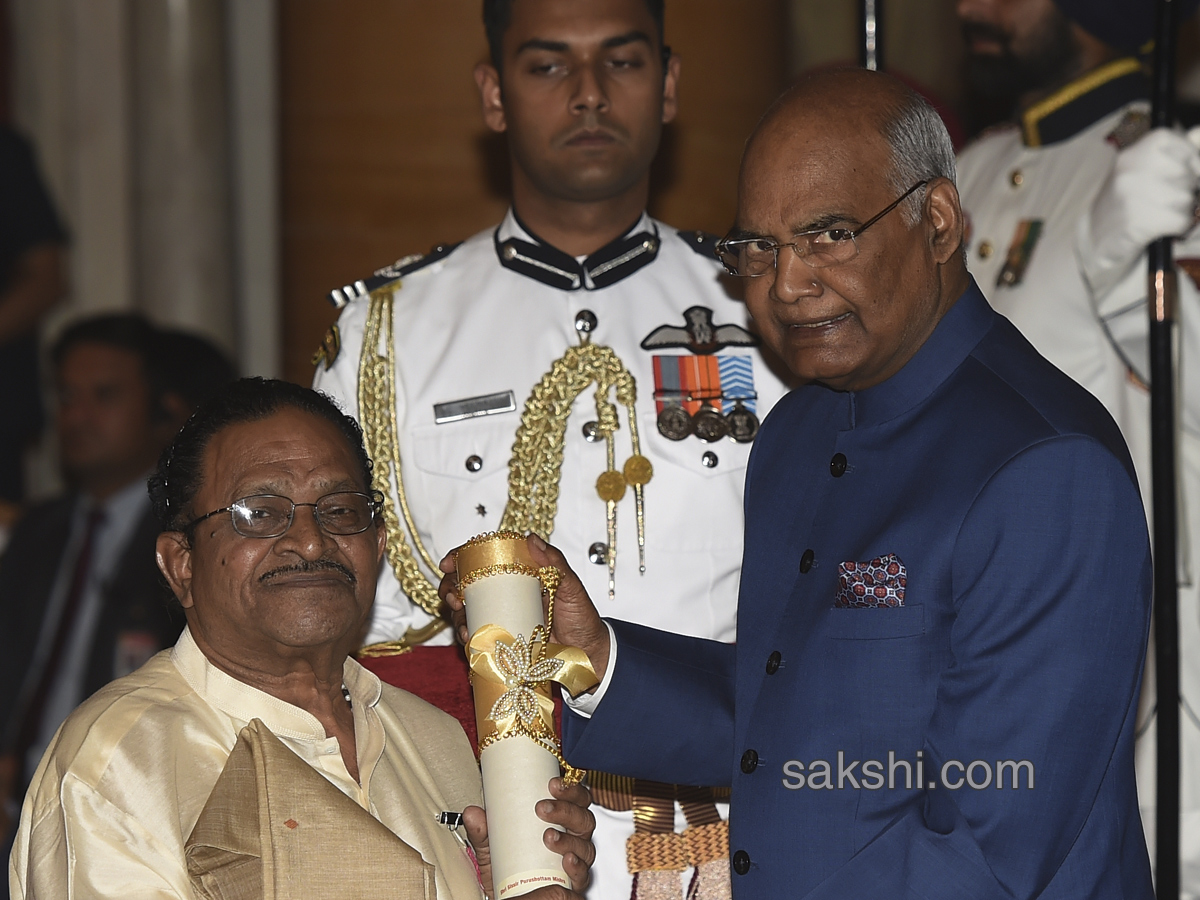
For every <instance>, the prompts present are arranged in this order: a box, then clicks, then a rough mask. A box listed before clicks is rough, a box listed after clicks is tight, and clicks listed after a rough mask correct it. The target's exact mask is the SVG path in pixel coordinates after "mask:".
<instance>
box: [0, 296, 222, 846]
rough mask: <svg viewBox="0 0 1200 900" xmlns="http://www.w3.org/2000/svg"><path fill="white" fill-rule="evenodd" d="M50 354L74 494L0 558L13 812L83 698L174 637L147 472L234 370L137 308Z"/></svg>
mask: <svg viewBox="0 0 1200 900" xmlns="http://www.w3.org/2000/svg"><path fill="white" fill-rule="evenodd" d="M51 356H52V360H53V365H54V372H55V383H56V388H57V423H56V427H57V436H58V446H59V454H60V461H61V465H62V470H63V475H64V477H65V479H66V481H67V483H68V485H69V490H68V492H67V493H66V494H64V495H63V496H61V497H58V498H55V499H53V500H50V501H48V502H46V503H43V504H41V505H39V506H35V507H34V508H32V509H31V510H30V511H29V512H28V513H27V514H26V515H25V517H24V518H23V519H22V520H21V521H20V522H19V523H18V525H17V527H16V529H15V530H14V532H13V535H12V540H11V541H10V543H9V545H8V547H7V549H6V552H5V554H4V556H3V557H2V558H0V650H2V651H3V652H2V653H0V696H2V698H3V699H0V722H2V723H3V732H2V736H0V737H2V744H0V751H2V753H3V756H2V762H0V776H2V779H3V784H0V787H3V788H4V797H5V799H6V807H7V802H8V801H19V799H20V795H21V793H23V789H24V785H25V784H26V783H27V782H28V779H29V777H30V776H31V775H32V774H33V770H34V768H35V767H36V765H37V761H38V759H39V758H40V757H41V754H42V752H43V751H44V749H45V747H46V744H47V743H48V742H49V740H50V738H51V737H52V736H53V734H54V732H55V730H56V729H57V728H58V725H59V723H61V722H62V720H63V719H64V718H65V717H66V716H67V714H68V713H70V712H71V710H72V709H74V708H75V706H76V705H78V704H79V702H80V701H82V700H83V699H84V698H86V697H87V696H89V695H90V694H92V693H93V692H95V691H96V690H97V689H99V688H100V687H102V686H103V685H104V684H106V683H108V682H109V681H111V680H112V679H113V678H117V677H120V676H122V675H127V674H128V673H130V672H132V671H133V670H134V669H136V668H138V667H139V666H141V665H142V663H144V662H145V661H146V660H147V659H149V658H150V657H151V656H152V655H153V654H154V653H156V652H157V651H159V650H161V649H162V648H164V647H169V646H170V645H171V644H172V643H173V642H174V641H175V639H176V638H177V637H178V636H179V632H180V630H181V629H182V627H183V616H182V615H181V614H180V612H179V610H178V609H177V608H173V604H172V602H171V595H170V592H169V591H168V590H167V587H166V585H165V584H164V583H163V581H162V578H161V576H160V575H159V573H158V569H157V566H156V564H155V557H154V541H155V538H156V537H157V535H158V530H159V529H158V526H157V523H156V522H155V520H154V516H153V512H152V510H151V507H150V502H149V498H148V495H147V493H146V476H147V475H148V474H149V473H150V471H151V470H152V469H153V467H154V463H155V461H156V459H157V458H158V454H159V453H160V452H161V450H162V448H163V447H164V446H165V445H166V444H167V443H168V442H169V440H170V439H171V437H172V436H173V435H174V433H175V432H176V431H177V430H178V428H179V426H180V425H181V424H182V423H183V421H184V420H185V419H186V418H187V417H188V415H190V414H191V411H192V409H193V408H194V407H195V405H196V404H197V403H198V402H199V401H200V400H201V399H203V396H202V393H203V388H202V387H200V386H202V385H208V389H209V390H211V389H214V388H216V387H220V386H221V385H222V384H224V383H226V382H228V381H229V380H231V379H232V377H233V375H234V371H233V368H232V366H231V365H230V364H229V362H228V361H227V360H226V359H225V357H224V356H223V355H222V354H221V352H220V351H219V350H217V349H216V348H214V347H212V345H211V344H208V342H206V341H203V340H202V339H199V338H195V337H193V336H191V335H184V334H181V333H178V332H169V331H163V330H160V329H158V328H156V327H154V326H153V325H151V324H150V323H149V322H148V321H147V320H146V319H144V318H143V317H141V316H139V315H134V314H113V315H103V316H98V317H93V318H88V319H84V320H81V321H78V322H76V323H74V324H73V325H71V326H69V327H68V328H67V329H66V330H65V331H64V332H63V334H62V336H61V337H59V339H58V340H57V342H56V343H55V344H54V347H53V348H52V352H51ZM11 812H12V809H11V808H6V814H5V817H4V822H3V823H2V824H3V826H4V827H3V829H2V830H3V831H4V832H5V833H7V832H8V830H9V823H8V818H9V816H10V815H11Z"/></svg>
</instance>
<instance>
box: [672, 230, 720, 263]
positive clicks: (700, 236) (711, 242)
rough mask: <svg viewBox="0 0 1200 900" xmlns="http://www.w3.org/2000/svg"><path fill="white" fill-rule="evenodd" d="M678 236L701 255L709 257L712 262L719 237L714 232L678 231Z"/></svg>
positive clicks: (715, 257) (715, 256) (715, 255)
mask: <svg viewBox="0 0 1200 900" xmlns="http://www.w3.org/2000/svg"><path fill="white" fill-rule="evenodd" d="M679 237H680V238H682V239H683V242H684V243H685V244H687V245H688V246H689V247H691V248H692V249H693V250H695V251H696V252H697V253H699V254H700V255H701V256H703V257H705V258H706V259H711V260H713V261H714V262H715V261H716V259H717V241H719V240H720V238H719V237H717V236H716V235H715V234H710V233H709V232H707V231H680V232H679Z"/></svg>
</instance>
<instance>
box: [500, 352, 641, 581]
mask: <svg viewBox="0 0 1200 900" xmlns="http://www.w3.org/2000/svg"><path fill="white" fill-rule="evenodd" d="M593 382H595V384H596V420H597V429H596V433H597V435H602V436H603V437H604V443H605V448H606V451H607V468H606V470H605V471H604V472H602V473H601V475H600V477H599V478H598V479H597V480H596V493H597V494H599V495H600V499H601V500H603V501H604V503H605V507H606V510H607V519H608V552H607V554H606V561H607V563H608V597H609V599H610V600H611V599H613V597H614V595H615V593H616V583H615V575H616V564H617V502H618V501H619V500H620V499H621V498H622V497H623V496H624V495H625V488H626V486H627V485H631V486H632V487H633V492H634V496H635V498H636V503H637V523H638V558H639V565H640V569H641V571H642V572H645V571H646V528H645V496H644V488H645V485H646V484H647V482H649V481H650V479H651V477H652V476H653V474H654V468H653V466H652V465H651V463H650V460H648V459H647V458H646V457H645V456H642V452H641V443H640V442H639V440H638V431H637V412H636V410H635V403H636V401H637V384H636V382H635V381H634V378H633V376H632V375H631V374H629V370H628V369H626V368H625V364H624V363H622V362H621V360H620V359H619V358H618V357H617V354H616V353H614V352H613V350H612V349H611V348H610V347H605V346H602V345H600V344H592V343H590V342H588V341H587V339H586V337H585V338H584V342H583V343H582V344H580V346H578V347H571V348H570V349H568V350H567V352H566V353H564V354H563V355H562V357H561V358H560V359H558V360H556V361H555V363H554V365H553V366H552V367H551V369H550V371H549V372H547V373H546V374H545V375H544V376H543V377H542V380H541V382H539V383H538V384H537V386H535V387H534V389H533V392H532V393H531V394H530V395H529V399H528V400H527V401H526V402H525V409H524V411H523V412H522V414H521V425H520V427H519V428H518V429H517V437H516V440H515V441H514V442H513V450H512V459H511V460H510V461H509V464H508V465H509V469H508V504H507V505H506V506H505V507H504V516H503V517H502V518H501V520H500V530H502V531H519V532H526V531H534V532H536V533H538V534H539V535H541V536H542V537H544V538H547V539H548V538H549V537H550V535H551V533H552V532H553V531H554V516H555V514H556V512H557V510H558V490H559V481H560V479H561V476H562V463H563V446H564V438H565V434H566V427H567V419H568V417H569V416H570V414H571V405H572V403H574V402H575V398H576V397H578V396H579V395H580V394H582V393H583V392H584V390H586V389H587V387H588V385H590V384H592V383H593ZM610 391H614V392H615V395H616V400H617V402H618V403H620V404H621V405H622V406H624V407H625V409H626V411H627V417H628V419H629V440H630V444H631V449H632V451H633V454H632V455H631V456H630V457H629V459H628V460H626V462H625V465H624V467H623V469H622V470H621V471H618V470H617V468H616V451H615V445H614V438H613V436H614V433H615V432H616V430H617V429H618V428H620V424H619V423H618V421H617V408H616V406H615V405H614V404H613V403H612V402H610V401H609V399H608V394H609V392H610Z"/></svg>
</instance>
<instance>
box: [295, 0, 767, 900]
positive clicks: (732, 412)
mask: <svg viewBox="0 0 1200 900" xmlns="http://www.w3.org/2000/svg"><path fill="white" fill-rule="evenodd" d="M661 14H662V4H661V2H659V3H654V2H648V0H587V2H573V3H568V4H564V3H562V2H556V0H515V2H511V0H510V2H499V3H489V4H487V5H486V6H485V24H486V25H487V26H488V31H489V41H490V42H491V43H492V54H493V59H494V60H495V61H496V63H497V65H496V66H487V65H481V66H480V67H479V68H477V70H476V79H477V81H478V83H479V86H480V90H481V95H482V99H483V104H484V117H485V121H486V122H487V123H488V125H489V126H491V127H492V128H494V129H495V130H497V131H507V133H508V137H509V143H510V148H511V156H512V161H513V195H514V196H513V209H511V210H510V211H509V213H508V215H507V216H506V217H505V218H504V221H503V222H501V223H500V225H499V226H498V227H495V228H488V229H486V230H485V231H482V232H480V233H479V234H477V235H475V236H474V237H472V238H470V239H468V240H466V241H465V242H463V243H462V244H459V245H455V246H444V247H439V248H437V249H435V251H434V252H433V253H431V254H429V255H428V256H425V257H422V258H419V259H407V260H401V261H399V262H398V263H396V264H394V265H393V266H389V267H388V268H386V269H382V270H380V271H379V272H377V273H375V275H374V276H372V277H371V278H368V279H365V280H363V281H361V282H358V283H356V284H354V285H350V286H347V287H345V288H342V289H339V290H337V291H335V292H334V299H335V302H337V303H338V304H339V305H342V306H343V307H344V309H343V312H342V314H341V317H340V318H339V320H338V323H337V325H336V328H335V330H334V331H332V332H331V333H330V336H329V337H328V338H327V340H326V342H325V346H324V347H323V349H322V351H321V353H319V354H318V355H319V357H320V360H319V362H318V367H317V374H316V379H315V382H314V386H315V387H317V388H319V389H321V390H323V391H327V392H329V393H330V394H332V395H333V396H335V397H337V398H338V399H339V400H340V401H341V402H342V403H343V404H344V405H345V407H346V408H347V409H348V410H349V411H351V412H352V413H354V414H355V415H356V416H357V417H358V419H359V421H360V422H361V423H362V424H363V427H364V431H365V433H366V439H367V442H368V449H369V450H370V452H371V454H372V457H373V459H374V461H375V466H376V469H375V471H376V476H377V482H376V486H377V487H379V488H380V489H381V490H383V491H384V492H385V493H386V494H387V495H388V498H389V502H388V506H387V509H386V510H385V516H386V518H387V522H388V527H389V546H388V560H389V562H390V565H389V566H387V567H385V571H384V572H383V574H382V577H381V579H380V585H379V591H378V596H377V599H376V605H375V617H374V621H373V625H372V629H371V632H370V635H369V640H371V641H385V640H394V639H399V640H400V641H401V643H404V644H413V643H417V642H425V643H427V644H439V643H449V642H450V640H451V633H450V630H449V629H445V630H441V626H442V624H443V621H442V619H441V618H440V616H439V614H438V612H439V611H438V599H437V594H436V584H437V581H438V580H439V578H440V573H438V571H437V563H438V560H439V559H440V558H441V556H442V555H443V554H445V553H446V552H448V551H449V550H451V549H453V548H454V547H456V546H458V545H459V544H461V543H463V542H464V541H465V540H467V539H468V538H470V537H472V536H473V535H475V534H478V533H480V532H484V531H490V530H495V529H498V528H506V529H508V528H512V529H515V530H518V531H529V530H532V531H537V532H538V533H539V534H542V535H544V536H550V535H551V534H552V535H553V539H554V541H555V542H556V544H557V545H558V546H560V547H562V548H563V549H564V551H565V552H566V553H567V554H568V555H569V556H571V558H572V561H573V563H574V565H575V567H576V569H577V570H578V571H580V572H582V573H583V576H584V580H585V581H586V583H587V586H588V589H589V590H590V591H592V592H593V595H594V596H596V597H598V598H603V599H602V600H601V603H602V606H603V608H604V612H605V614H606V615H610V616H615V617H617V618H621V619H627V620H629V621H633V622H638V623H643V624H646V625H651V626H654V627H656V628H662V629H667V630H670V631H675V632H678V633H681V634H686V635H694V636H701V637H706V638H713V639H716V640H721V641H732V640H734V638H735V631H734V629H735V607H736V600H737V592H738V579H739V568H740V564H741V557H742V488H743V477H744V473H745V468H746V462H747V458H748V455H749V453H750V450H751V447H752V446H753V440H754V437H755V434H756V432H757V429H758V423H759V421H760V419H761V418H762V417H763V416H764V415H765V414H766V412H767V411H768V410H769V409H770V407H771V406H772V405H773V404H774V403H775V401H776V400H777V399H778V398H779V397H780V396H781V395H782V394H783V393H784V392H785V391H786V389H787V387H786V385H785V384H784V383H783V381H781V380H780V377H779V376H777V375H776V374H775V372H774V371H772V368H770V367H769V366H768V364H767V362H766V361H765V360H764V358H763V356H762V355H761V353H760V350H759V341H758V338H757V336H756V335H754V334H753V333H752V332H751V330H750V326H749V322H748V317H747V313H746V308H745V306H744V305H743V304H742V302H741V301H740V300H738V299H735V298H734V297H732V296H731V295H730V294H729V293H728V287H729V283H728V280H727V277H726V276H724V275H723V274H722V268H721V266H720V264H719V263H718V262H717V259H716V257H715V256H714V253H713V246H714V244H715V237H713V236H711V235H706V234H704V233H702V232H695V231H679V230H677V229H675V228H672V227H670V226H668V225H665V224H663V223H662V222H658V221H655V220H654V219H652V218H650V217H649V216H648V215H646V214H645V213H644V206H645V202H646V195H647V186H648V177H649V166H650V162H651V160H652V159H653V156H654V152H655V150H656V149H657V144H658V138H659V133H660V129H661V125H662V123H663V122H664V121H669V120H670V118H671V117H672V116H673V115H674V111H675V85H676V79H677V77H678V69H679V61H678V58H677V57H673V56H671V54H670V51H669V49H668V48H665V47H663V45H662V40H661V25H662V19H661ZM501 84H502V85H503V97H502V98H501V93H500V87H501ZM780 371H782V370H781V369H780ZM589 780H590V783H591V786H592V789H593V795H594V797H595V799H596V802H597V805H598V807H601V808H597V809H596V810H595V812H596V814H597V820H598V825H597V831H596V836H595V842H596V846H597V851H598V852H597V857H598V858H597V863H596V866H595V868H594V869H593V886H592V888H591V891H590V893H589V896H591V897H593V898H612V900H626V898H629V897H630V896H631V880H632V875H631V872H634V871H636V872H638V881H637V886H636V888H635V890H636V892H637V893H635V894H634V896H641V897H643V898H648V897H660V896H661V897H669V896H674V897H682V896H683V893H684V890H685V888H686V887H687V886H688V884H689V879H690V878H692V872H693V865H695V866H696V871H699V873H700V875H699V877H698V879H697V884H696V886H697V887H698V888H699V889H700V894H699V896H700V897H705V896H710V897H711V896H727V893H725V894H723V893H722V891H724V892H727V891H728V889H729V881H728V847H727V839H726V837H725V832H724V823H722V822H720V820H719V817H718V808H719V807H717V806H714V802H713V801H714V799H717V800H719V799H720V797H719V796H717V797H714V792H712V791H710V790H707V789H694V788H693V789H689V788H680V787H677V786H673V785H658V784H654V783H649V782H637V783H634V782H633V781H632V780H631V779H619V778H615V777H613V776H608V775H604V774H602V773H591V774H590V775H589ZM676 801H678V802H679V805H678V806H677V803H676ZM720 808H723V806H722V807H720ZM634 810H636V811H637V813H636V816H635V812H634ZM685 829H686V830H685ZM635 832H636V833H635ZM676 832H679V833H676Z"/></svg>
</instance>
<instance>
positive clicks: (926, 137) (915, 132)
mask: <svg viewBox="0 0 1200 900" xmlns="http://www.w3.org/2000/svg"><path fill="white" fill-rule="evenodd" d="M906 93H907V97H905V98H904V99H903V100H901V101H900V103H899V104H898V105H897V106H896V107H895V108H894V109H893V110H891V111H890V114H889V115H888V118H887V121H886V122H885V123H884V125H883V129H882V131H883V137H884V139H885V140H886V141H887V142H888V146H889V147H890V148H891V151H892V165H891V172H890V173H889V175H888V181H889V183H890V184H891V186H892V189H893V190H894V191H895V192H896V195H897V196H899V195H900V194H903V193H904V192H905V191H907V190H908V189H909V188H910V187H912V186H913V185H914V184H916V183H917V182H919V181H930V180H932V179H934V178H948V179H950V181H954V180H955V168H954V143H953V142H952V141H951V140H950V133H949V132H948V131H946V125H945V123H944V122H942V117H941V116H940V115H938V112H937V110H936V109H934V108H933V106H932V105H931V104H930V103H929V101H928V100H926V99H925V98H924V97H922V96H921V95H920V94H917V93H916V92H914V91H907V92H906ZM924 200H925V189H924V188H922V189H921V190H919V191H914V192H913V193H912V195H911V196H909V198H908V199H907V200H905V201H904V202H903V203H902V204H900V215H901V216H902V217H903V218H904V222H905V224H906V225H908V226H909V227H910V228H911V227H912V226H913V225H916V224H917V223H918V222H919V221H921V205H922V203H923V202H924Z"/></svg>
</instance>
